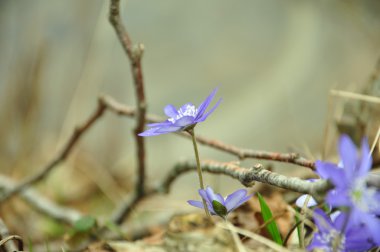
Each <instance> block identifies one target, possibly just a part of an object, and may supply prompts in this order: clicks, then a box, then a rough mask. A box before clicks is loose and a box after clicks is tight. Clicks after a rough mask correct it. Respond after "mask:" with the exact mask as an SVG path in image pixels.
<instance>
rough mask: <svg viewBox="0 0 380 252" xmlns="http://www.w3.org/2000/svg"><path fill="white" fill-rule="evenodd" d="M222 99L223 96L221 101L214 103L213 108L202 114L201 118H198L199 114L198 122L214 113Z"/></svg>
mask: <svg viewBox="0 0 380 252" xmlns="http://www.w3.org/2000/svg"><path fill="white" fill-rule="evenodd" d="M221 101H222V98H220V99H219V101H218V102H217V103H216V104H215V105H214V107H212V109H210V110H209V111H208V112H207V113H206V114H204V115H202V116H201V117H200V118H199V119H198V117H199V116H198V115H199V114H198V115H197V117H196V122H203V121H204V120H206V119H207V117H208V116H209V115H210V114H211V113H212V112H214V110H215V109H216V108H217V107H218V106H219V104H220V102H221Z"/></svg>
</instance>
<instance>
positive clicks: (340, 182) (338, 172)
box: [316, 135, 380, 244]
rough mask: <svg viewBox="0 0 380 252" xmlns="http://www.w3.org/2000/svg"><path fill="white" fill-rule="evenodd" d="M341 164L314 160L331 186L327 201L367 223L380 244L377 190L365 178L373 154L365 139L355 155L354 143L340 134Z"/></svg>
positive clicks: (378, 195) (378, 196)
mask: <svg viewBox="0 0 380 252" xmlns="http://www.w3.org/2000/svg"><path fill="white" fill-rule="evenodd" d="M339 153H340V157H341V161H342V162H341V164H339V165H336V164H333V163H328V162H322V161H317V162H316V167H317V173H318V174H319V175H320V176H321V177H322V178H323V179H328V180H330V181H331V183H332V184H333V185H334V189H332V190H330V191H329V192H328V193H327V196H326V201H327V203H329V204H330V205H331V206H332V207H340V208H341V207H346V208H348V209H349V213H350V219H352V221H354V222H355V223H357V224H361V223H363V224H365V225H366V226H368V228H369V230H370V232H371V234H372V237H373V238H374V239H375V240H376V243H377V244H380V235H379V234H380V220H379V218H377V217H376V215H379V214H380V192H379V191H378V190H377V189H376V188H374V187H369V186H367V183H366V179H367V176H368V174H369V171H370V169H371V166H372V157H371V154H370V150H369V145H368V142H367V140H366V139H363V141H362V153H361V155H358V153H357V150H356V147H355V144H354V143H353V142H352V141H351V139H350V138H349V137H348V136H346V135H343V136H342V137H341V138H340V141H339Z"/></svg>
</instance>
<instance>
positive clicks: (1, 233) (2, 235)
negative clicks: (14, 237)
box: [0, 218, 16, 251]
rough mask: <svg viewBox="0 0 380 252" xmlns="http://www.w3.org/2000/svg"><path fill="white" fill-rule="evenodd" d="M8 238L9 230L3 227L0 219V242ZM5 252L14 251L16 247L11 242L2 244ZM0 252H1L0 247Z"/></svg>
mask: <svg viewBox="0 0 380 252" xmlns="http://www.w3.org/2000/svg"><path fill="white" fill-rule="evenodd" d="M7 237H9V230H8V227H7V225H5V223H4V221H3V220H2V219H1V218H0V240H3V239H6V238H7ZM4 246H5V251H16V246H15V244H14V243H13V242H8V243H7V244H4ZM0 251H3V250H2V249H1V247H0Z"/></svg>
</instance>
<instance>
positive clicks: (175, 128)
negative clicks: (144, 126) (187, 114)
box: [155, 126, 182, 134]
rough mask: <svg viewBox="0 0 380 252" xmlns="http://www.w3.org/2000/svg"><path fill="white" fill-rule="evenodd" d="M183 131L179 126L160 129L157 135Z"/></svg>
mask: <svg viewBox="0 0 380 252" xmlns="http://www.w3.org/2000/svg"><path fill="white" fill-rule="evenodd" d="M181 129H182V127H178V126H165V127H160V128H158V129H157V130H156V131H155V133H160V134H165V133H170V132H176V131H180V130H181Z"/></svg>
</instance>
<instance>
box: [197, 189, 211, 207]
mask: <svg viewBox="0 0 380 252" xmlns="http://www.w3.org/2000/svg"><path fill="white" fill-rule="evenodd" d="M198 193H199V195H200V196H201V197H202V198H203V199H204V200H205V201H206V202H207V204H210V205H212V200H210V199H209V198H208V196H207V193H206V190H204V189H199V190H198Z"/></svg>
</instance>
